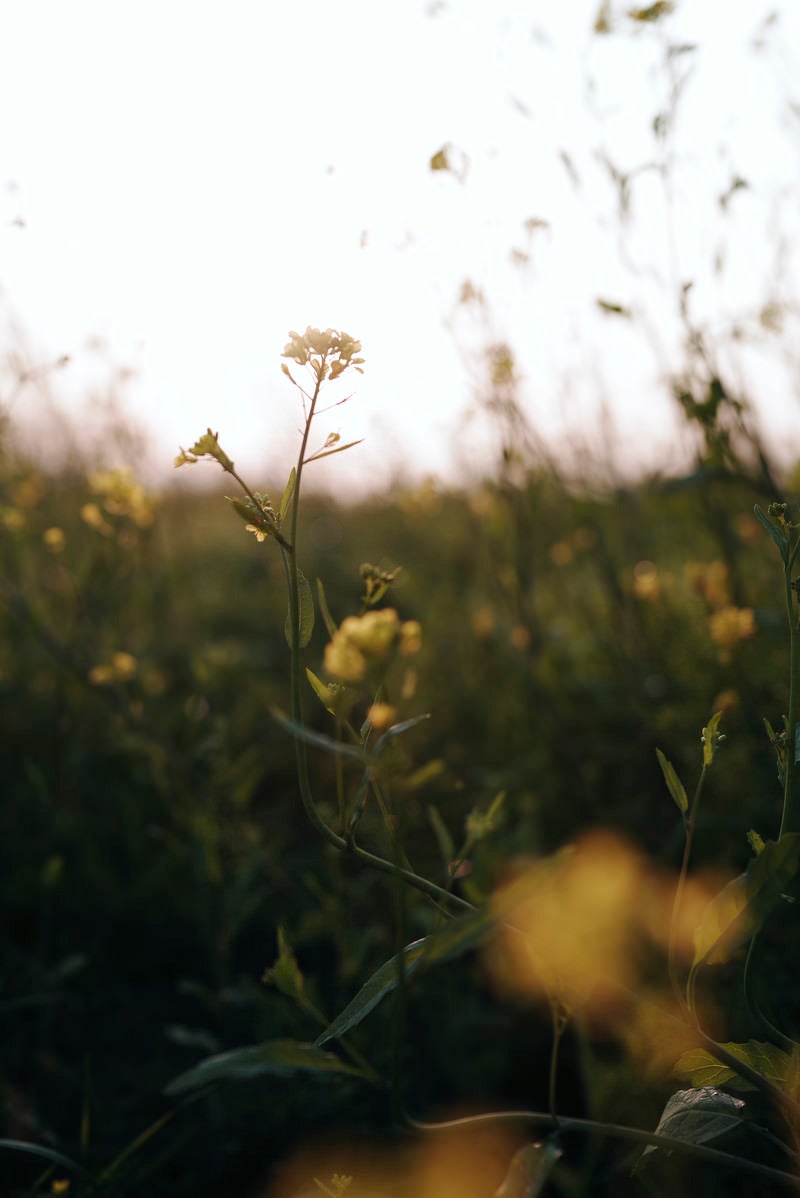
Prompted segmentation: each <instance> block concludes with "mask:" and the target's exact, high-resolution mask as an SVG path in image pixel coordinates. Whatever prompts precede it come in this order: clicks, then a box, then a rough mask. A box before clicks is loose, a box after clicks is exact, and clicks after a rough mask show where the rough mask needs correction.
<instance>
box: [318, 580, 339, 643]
mask: <svg viewBox="0 0 800 1198" xmlns="http://www.w3.org/2000/svg"><path fill="white" fill-rule="evenodd" d="M317 603H318V604H319V614H320V615H321V616H322V623H323V624H324V625H325V627H326V629H327V630H328V636H329V637H330V638H331V640H333V638H334V636H335V635H336V628H337V625H336V621H335V620H334V618H333V616H332V615H331V609H330V608H329V607H328V597H327V595H326V594H325V587H324V586H323V583H322V579H321V578H318V579H317Z"/></svg>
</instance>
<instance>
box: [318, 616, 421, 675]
mask: <svg viewBox="0 0 800 1198" xmlns="http://www.w3.org/2000/svg"><path fill="white" fill-rule="evenodd" d="M421 646H422V628H421V627H420V625H419V623H418V621H417V620H406V621H405V622H402V623H401V621H400V617H399V616H398V614H397V612H396V611H395V610H394V608H393V607H385V608H382V609H381V610H379V611H368V612H365V614H364V615H363V616H348V618H347V619H346V620H343V621H342V623H341V625H340V627H339V628H337V630H336V632H335V633H334V635H333V639H332V640H331V641H330V643H329V644H328V645H327V646H326V647H325V671H326V673H327V674H328V675H329V676H330V677H331V678H337V679H338V680H339V681H340V682H361V681H362V680H363V679H364V678H365V677H366V676H367V672H368V670H369V668H370V667H371V666H373V665H385V664H387V663H388V662H389V660H390V658H391V656H392V654H393V653H394V652H395V651H397V652H399V653H400V655H401V656H403V657H410V656H412V655H413V654H415V653H418V652H419V650H420V648H421Z"/></svg>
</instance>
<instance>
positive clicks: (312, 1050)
mask: <svg viewBox="0 0 800 1198" xmlns="http://www.w3.org/2000/svg"><path fill="white" fill-rule="evenodd" d="M294 1073H316V1074H334V1073H338V1074H342V1073H344V1074H348V1075H349V1076H351V1077H365V1076H366V1075H365V1074H364V1073H363V1072H362V1071H361V1070H360V1069H357V1068H356V1066H355V1065H348V1064H346V1063H345V1062H344V1061H340V1060H339V1058H338V1057H337V1056H334V1054H333V1053H331V1052H323V1051H322V1049H320V1048H318V1047H317V1046H316V1045H315V1044H301V1043H299V1042H298V1041H297V1040H268V1041H267V1042H266V1043H265V1044H253V1045H250V1046H248V1047H247V1048H234V1049H232V1050H231V1052H222V1053H219V1054H218V1055H217V1056H213V1057H208V1058H207V1059H206V1060H205V1061H201V1062H200V1064H199V1065H195V1066H194V1068H193V1069H189V1070H187V1071H186V1073H181V1074H180V1075H179V1076H178V1077H176V1078H175V1080H174V1081H171V1082H170V1083H169V1085H168V1086H166V1087H165V1091H164V1092H165V1093H166V1094H169V1095H170V1097H175V1096H176V1095H179V1094H186V1093H188V1092H189V1091H191V1090H197V1089H199V1088H200V1087H201V1086H207V1085H210V1084H211V1083H215V1082H221V1081H244V1080H248V1079H250V1078H254V1077H263V1076H264V1075H265V1074H272V1075H273V1076H275V1077H290V1076H291V1075H292V1074H294Z"/></svg>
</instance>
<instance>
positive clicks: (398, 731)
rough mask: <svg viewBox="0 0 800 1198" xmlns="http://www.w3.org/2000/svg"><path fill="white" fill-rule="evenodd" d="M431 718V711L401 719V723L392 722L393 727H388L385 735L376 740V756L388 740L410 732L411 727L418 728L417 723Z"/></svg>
mask: <svg viewBox="0 0 800 1198" xmlns="http://www.w3.org/2000/svg"><path fill="white" fill-rule="evenodd" d="M430 718H431V717H430V713H429V712H425V713H424V714H423V715H415V716H412V717H411V719H409V720H401V722H400V723H399V724H392V726H391V728H387V730H386V731H385V732H384V734H383V736H382V737H381V738H380V739H379V740H377V741H376V742H375V756H376V757H377V755H378V754H379V753H380V751H381V750H382V748H383V746H384V745H385V744H386V742H387V741H388V740H394V738H395V737H396V736H402V734H403V733H404V732H408V731H409V730H410V729H411V728H416V726H417V724H422V723H424V722H425V720H429V719H430Z"/></svg>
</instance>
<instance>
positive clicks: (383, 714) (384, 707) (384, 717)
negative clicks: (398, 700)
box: [367, 703, 397, 732]
mask: <svg viewBox="0 0 800 1198" xmlns="http://www.w3.org/2000/svg"><path fill="white" fill-rule="evenodd" d="M367 719H368V720H369V722H370V723H371V724H372V727H373V728H374V729H375V730H376V731H377V732H383V731H384V730H385V729H386V728H390V727H391V725H392V724H393V723H394V722H395V720H396V719H397V708H396V707H392V705H391V703H373V704H372V706H371V707H370V709H369V711H368V712H367Z"/></svg>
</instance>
